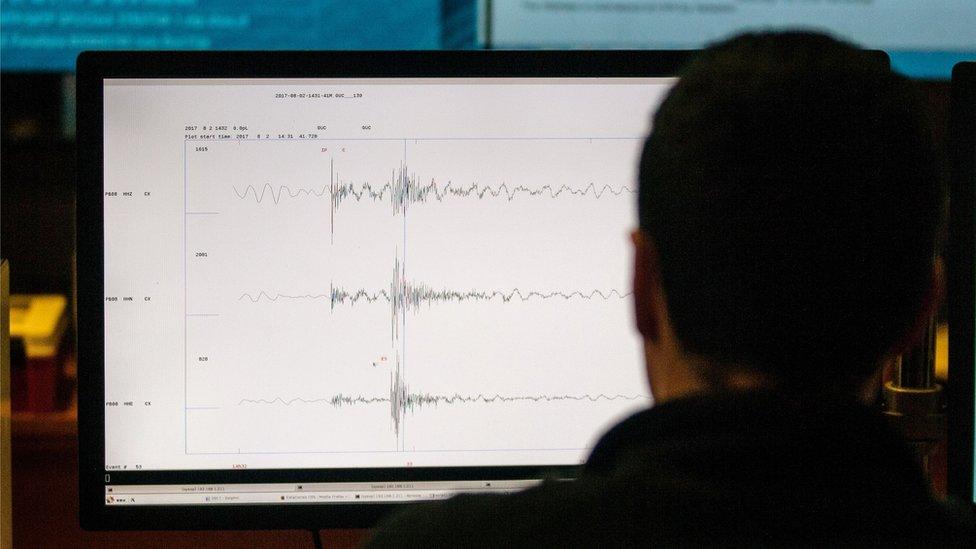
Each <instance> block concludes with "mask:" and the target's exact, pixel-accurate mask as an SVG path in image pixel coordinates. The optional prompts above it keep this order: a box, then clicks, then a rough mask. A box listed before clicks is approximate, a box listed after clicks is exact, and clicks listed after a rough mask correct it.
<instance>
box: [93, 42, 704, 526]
mask: <svg viewBox="0 0 976 549" xmlns="http://www.w3.org/2000/svg"><path fill="white" fill-rule="evenodd" d="M689 55H690V52H686V51H665V52H659V51H414V52H409V51H396V52H385V51H372V52H348V51H346V52H84V53H82V54H81V55H79V56H78V64H77V97H78V116H77V124H78V134H77V135H78V141H77V143H78V148H77V151H78V173H77V177H78V181H77V185H78V186H77V226H78V230H77V250H78V255H77V263H78V265H77V273H78V274H77V277H78V321H79V322H78V324H79V326H78V386H79V398H78V400H79V404H78V409H79V415H78V433H79V493H80V519H81V524H82V527H84V528H86V529H91V530H126V529H139V530H156V529H179V530H187V529H270V528H305V529H311V528H351V527H367V526H371V525H373V524H375V523H376V521H377V520H379V519H380V518H382V517H383V516H384V515H385V514H386V513H388V512H389V511H390V510H391V509H393V508H394V507H395V505H396V504H366V505H298V504H287V505H272V506H269V505H235V506H226V507H225V506H220V507H217V506H146V507H135V506H107V505H105V504H104V501H105V485H106V482H105V478H104V477H105V475H106V474H107V472H106V471H105V468H104V463H105V437H104V420H105V415H104V398H103V395H104V302H103V294H104V287H103V276H104V263H103V260H104V249H103V230H104V226H103V210H102V207H103V203H102V193H103V190H104V189H103V153H104V151H103V135H102V131H103V128H102V114H103V113H102V107H103V104H102V100H103V96H102V93H103V86H102V80H103V79H105V78H303V77H304V78H371V77H372V78H376V77H391V78H392V77H400V78H433V77H475V78H477V77H486V78H498V77H556V78H560V77H564V78H580V77H667V76H674V75H675V74H677V71H678V69H679V68H680V67H681V66H682V65H683V64H684V63H685V62H686V61H687V59H688V58H689ZM575 470H576V469H575V468H574V467H557V468H540V467H492V468H467V467H465V468H460V467H453V468H414V469H369V470H363V469H341V470H340V469H332V470H319V469H294V470H284V469H273V470H244V471H240V470H220V471H213V470H205V471H151V472H145V471H112V472H111V473H108V474H111V475H112V483H113V484H153V483H156V484H170V483H172V484H195V483H201V484H203V483H235V482H315V481H329V480H333V481H341V480H369V479H375V480H377V481H380V480H404V481H410V480H415V481H419V480H433V479H435V478H436V479H438V480H450V479H523V478H541V477H542V476H543V475H548V476H552V475H553V474H555V475H558V476H571V475H572V474H573V473H574V471H575ZM323 471H327V474H325V475H323V474H322V472H323Z"/></svg>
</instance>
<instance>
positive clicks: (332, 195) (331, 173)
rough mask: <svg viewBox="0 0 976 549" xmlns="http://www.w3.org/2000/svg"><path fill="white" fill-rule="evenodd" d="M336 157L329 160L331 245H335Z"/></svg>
mask: <svg viewBox="0 0 976 549" xmlns="http://www.w3.org/2000/svg"><path fill="white" fill-rule="evenodd" d="M335 193H336V188H335V157H334V156H333V157H330V158H329V209H330V211H331V212H330V214H329V235H330V236H329V243H330V244H335V211H336V206H335Z"/></svg>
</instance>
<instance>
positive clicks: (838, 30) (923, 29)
mask: <svg viewBox="0 0 976 549" xmlns="http://www.w3.org/2000/svg"><path fill="white" fill-rule="evenodd" d="M486 6H487V7H486V9H484V10H482V12H481V16H482V19H481V21H482V24H481V25H480V31H479V34H480V38H481V43H482V44H486V45H488V46H490V47H496V48H526V47H537V48H539V47H541V48H566V47H577V48H579V47H586V48H651V49H668V48H701V47H704V46H705V45H706V44H708V43H710V42H714V41H717V40H721V39H724V38H727V37H730V36H732V35H733V34H736V33H739V32H744V31H750V30H751V31H755V30H762V29H773V28H778V29H782V28H802V29H815V30H821V31H826V32H830V33H833V34H836V35H837V36H838V37H841V38H843V39H846V40H852V41H854V42H856V43H857V44H859V45H861V46H863V47H867V48H872V49H878V50H884V51H886V52H888V54H889V55H890V56H891V65H892V68H894V69H895V70H898V71H901V72H903V73H905V74H907V75H909V76H913V77H918V78H938V79H946V78H948V77H949V73H950V72H951V71H952V66H953V64H954V63H956V62H958V61H961V60H965V59H972V58H973V57H974V56H976V6H974V5H973V2H972V1H971V0H945V1H942V2H929V3H927V4H925V6H924V9H922V7H921V6H920V4H919V3H918V2H917V1H915V0H867V1H851V0H848V1H804V2H797V1H793V2H789V1H786V2H782V1H780V2H778V1H772V0H768V1H752V2H749V1H742V0H712V1H707V2H703V1H698V0H694V1H692V0H679V1H661V0H567V1H560V2H544V1H532V0H488V2H487V4H486Z"/></svg>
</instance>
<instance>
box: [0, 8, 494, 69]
mask: <svg viewBox="0 0 976 549" xmlns="http://www.w3.org/2000/svg"><path fill="white" fill-rule="evenodd" d="M458 4H461V2H458V1H457V0H446V1H445V0H373V1H371V2H369V3H368V4H367V3H364V2H335V1H332V0H289V1H288V2H267V1H262V0H44V1H37V0H33V1H29V2H28V1H24V0H20V1H18V0H0V7H2V9H3V19H2V22H0V27H2V29H3V33H2V34H0V67H2V70H4V71H58V72H73V71H74V70H75V57H77V55H78V53H79V52H81V51H84V50H286V49H327V48H328V49H431V48H440V47H457V46H458V44H454V43H452V42H450V41H449V40H448V39H449V37H451V36H455V35H458V34H459V33H462V34H463V33H465V31H467V28H466V27H470V31H468V32H467V33H466V34H467V35H470V36H472V41H473V35H474V27H475V24H474V22H473V20H471V21H469V19H472V18H473V13H472V14H471V15H470V16H468V17H465V12H464V9H463V6H459V5H458ZM467 11H468V12H473V8H467ZM403 29H410V31H409V32H403ZM467 45H470V44H467Z"/></svg>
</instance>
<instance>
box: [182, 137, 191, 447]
mask: <svg viewBox="0 0 976 549" xmlns="http://www.w3.org/2000/svg"><path fill="white" fill-rule="evenodd" d="M187 189H188V183H187V168H186V140H185V139H184V140H183V454H184V455H186V454H188V453H189V442H188V437H189V435H188V434H187V427H188V425H187V417H186V416H187V412H186V407H187V405H188V400H187V395H188V394H189V388H188V385H189V381H188V380H189V376H188V374H187V363H186V353H187V348H186V347H187V344H186V341H187V333H188V327H187V322H188V320H187V319H188V318H189V316H188V315H189V313H190V310H189V308H188V303H189V297H188V293H189V284H188V282H187V267H186V240H187V235H186V212H187V206H188V205H189V202H188V197H187Z"/></svg>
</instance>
